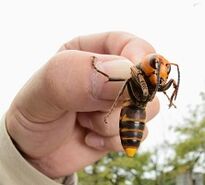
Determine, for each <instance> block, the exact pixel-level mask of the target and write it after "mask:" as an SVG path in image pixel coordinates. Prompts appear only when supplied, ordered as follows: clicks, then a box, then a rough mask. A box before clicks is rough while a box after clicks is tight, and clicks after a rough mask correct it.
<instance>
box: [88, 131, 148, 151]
mask: <svg viewBox="0 0 205 185" xmlns="http://www.w3.org/2000/svg"><path fill="white" fill-rule="evenodd" d="M147 135H148V129H147V127H145V129H144V134H143V137H142V140H141V142H143V141H144V140H145V139H146V137H147ZM85 143H86V145H87V146H89V147H92V148H94V149H97V150H102V151H108V152H111V151H114V152H120V151H123V147H122V144H121V141H120V136H119V135H114V136H110V137H105V136H102V135H99V134H97V133H95V132H92V131H91V132H88V134H87V135H86V137H85Z"/></svg>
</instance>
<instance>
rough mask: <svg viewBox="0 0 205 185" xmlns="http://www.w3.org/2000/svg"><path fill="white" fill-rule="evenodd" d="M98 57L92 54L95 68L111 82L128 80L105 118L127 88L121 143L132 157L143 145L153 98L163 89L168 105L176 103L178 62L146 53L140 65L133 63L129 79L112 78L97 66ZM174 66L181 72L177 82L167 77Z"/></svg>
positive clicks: (123, 108)
mask: <svg viewBox="0 0 205 185" xmlns="http://www.w3.org/2000/svg"><path fill="white" fill-rule="evenodd" d="M95 60H96V57H93V66H94V68H95V70H96V71H97V72H99V73H101V74H102V75H104V76H106V77H107V78H108V81H125V84H124V85H123V87H122V89H121V90H120V92H119V94H118V96H117V97H116V99H115V102H114V104H113V105H112V107H111V109H110V111H109V112H108V114H107V116H106V117H105V122H107V121H106V118H107V117H108V116H109V115H110V113H111V112H112V110H113V109H114V107H115V106H116V104H117V102H118V99H119V97H120V96H121V95H122V94H123V92H124V90H125V88H127V90H128V94H129V99H128V100H125V101H124V104H123V107H122V110H121V113H120V138H121V143H122V146H123V148H124V150H125V152H126V154H127V155H128V156H129V157H133V156H134V155H135V153H136V152H137V149H138V148H139V146H140V143H141V140H142V138H143V132H144V128H145V123H146V110H145V109H146V106H147V103H148V102H150V101H152V100H153V98H154V97H155V94H156V92H157V91H158V92H163V93H164V94H165V95H166V96H167V98H168V100H169V107H171V106H174V107H176V106H175V105H174V104H173V100H175V99H176V97H177V92H178V88H179V81H180V72H179V67H178V65H177V64H174V63H170V62H169V61H167V60H166V59H165V58H164V57H162V56H161V55H158V54H150V55H147V56H145V57H144V58H143V59H142V60H141V62H140V63H139V64H137V65H136V66H132V67H131V68H130V70H131V76H130V78H129V79H121V78H112V77H110V76H108V75H107V74H105V73H104V72H102V71H100V70H99V69H97V67H96V66H95ZM171 65H175V66H176V67H177V71H178V81H177V83H176V82H175V80H174V79H170V80H168V77H169V74H170V71H171ZM171 85H173V88H174V91H173V93H172V95H171V97H169V96H168V95H167V93H166V91H167V90H168V89H169V88H170V87H171Z"/></svg>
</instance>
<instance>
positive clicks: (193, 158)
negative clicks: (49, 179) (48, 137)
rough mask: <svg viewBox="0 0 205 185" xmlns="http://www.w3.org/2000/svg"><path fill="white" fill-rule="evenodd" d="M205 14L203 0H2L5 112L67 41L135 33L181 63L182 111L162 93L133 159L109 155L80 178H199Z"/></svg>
mask: <svg viewBox="0 0 205 185" xmlns="http://www.w3.org/2000/svg"><path fill="white" fill-rule="evenodd" d="M204 19H205V2H204V0H166V1H165V0H155V1H151V0H143V1H142V0H130V1H123V0H121V1H119V0H118V1H117V0H104V1H96V0H87V1H83V0H82V1H80V0H76V1H68V0H67V1H66V0H60V1H59V0H58V1H57V0H53V1H48V0H44V1H26V0H18V1H14V0H13V1H12V0H7V1H0V24H1V26H0V27H1V28H0V51H1V52H0V63H1V67H0V114H1V115H2V114H3V113H5V112H6V110H7V109H8V107H9V105H10V103H11V101H12V99H13V98H14V96H15V95H16V93H17V92H18V91H19V89H20V88H21V87H22V86H23V84H24V83H25V82H26V81H27V80H28V79H29V77H30V76H31V75H32V74H33V73H34V72H35V71H36V70H38V69H39V68H40V67H41V66H42V65H43V64H45V63H46V62H47V61H48V60H49V58H51V57H52V56H53V55H54V54H55V52H56V51H57V50H58V48H59V47H60V46H61V45H62V44H63V43H65V42H66V41H68V40H70V39H72V38H73V37H76V36H79V35H86V34H92V33H98V32H105V31H126V32H130V33H133V34H135V35H137V36H139V37H141V38H143V39H145V40H147V41H148V42H150V43H151V44H152V45H153V46H154V47H155V49H156V50H157V52H158V53H160V54H162V55H164V56H165V57H166V58H167V59H169V60H170V61H171V62H174V63H178V64H179V66H180V70H181V84H180V88H179V94H178V98H177V101H176V105H177V109H174V108H171V109H168V101H167V99H166V97H165V96H164V95H158V96H159V99H160V103H161V111H160V114H158V116H157V117H156V118H154V119H153V120H152V121H150V122H149V123H148V127H149V136H148V138H147V139H146V141H145V142H143V143H142V145H141V148H140V152H139V154H138V155H137V156H136V158H134V159H128V158H126V157H125V156H124V155H123V154H122V153H113V154H109V155H108V156H106V157H105V158H104V159H102V160H101V161H98V162H96V164H94V165H92V166H88V167H86V168H85V170H82V171H81V172H79V176H80V184H82V185H84V184H89V185H91V184H102V185H112V184H116V185H118V184H119V185H124V184H127V185H129V184H143V185H145V184H150V185H152V184H153V185H154V184H155V185H161V184H166V185H169V184H170V185H174V184H177V185H178V184H181V185H183V183H184V184H189V183H190V185H192V184H194V183H195V184H196V183H202V182H203V178H204V173H205V154H204V151H205V144H204V143H205V142H204V140H205V119H204V118H205V112H204V111H205V107H204V104H205V102H204V94H203V92H205V91H204V89H205V73H204V69H205V67H204V66H205V65H204V62H205V61H204V53H205V49H204V48H205V47H204V43H205V27H204V24H205V20H204ZM174 75H175V76H176V74H175V73H174ZM200 94H201V95H200ZM198 185H202V184H198Z"/></svg>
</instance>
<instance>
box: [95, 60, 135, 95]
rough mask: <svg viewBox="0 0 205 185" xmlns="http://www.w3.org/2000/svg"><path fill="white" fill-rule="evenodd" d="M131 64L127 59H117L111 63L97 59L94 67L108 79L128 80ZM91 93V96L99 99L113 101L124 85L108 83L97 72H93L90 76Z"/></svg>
mask: <svg viewBox="0 0 205 185" xmlns="http://www.w3.org/2000/svg"><path fill="white" fill-rule="evenodd" d="M132 65H133V63H132V62H131V61H129V60H127V59H117V60H111V61H104V62H102V61H100V60H98V59H97V61H96V63H95V66H96V68H97V69H98V70H100V71H102V72H103V73H105V74H107V75H108V76H109V77H110V78H120V79H125V80H126V79H128V78H130V76H131V74H130V67H131V66H132ZM91 81H92V93H93V96H95V97H97V98H100V99H113V97H115V96H116V93H117V92H118V91H119V89H120V87H121V86H122V84H123V83H124V82H123V81H121V82H113V83H112V82H109V83H107V82H108V78H107V77H106V76H104V75H103V74H101V73H99V72H98V71H96V70H95V71H94V73H93V75H92V79H91Z"/></svg>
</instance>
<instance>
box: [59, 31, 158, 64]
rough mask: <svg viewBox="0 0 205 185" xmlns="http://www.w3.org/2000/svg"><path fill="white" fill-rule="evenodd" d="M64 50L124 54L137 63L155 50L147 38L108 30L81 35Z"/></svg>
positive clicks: (66, 44) (65, 45) (63, 47)
mask: <svg viewBox="0 0 205 185" xmlns="http://www.w3.org/2000/svg"><path fill="white" fill-rule="evenodd" d="M62 50H81V51H89V52H95V53H101V54H113V55H121V56H124V57H126V58H128V59H130V60H131V61H133V62H134V63H136V62H137V61H138V60H139V59H140V58H142V57H143V56H145V55H147V54H149V53H153V52H155V50H154V48H153V47H152V46H151V45H150V44H149V43H148V42H146V41H145V40H143V39H141V38H139V37H136V36H135V35H133V34H130V33H126V32H106V33H100V34H93V35H88V36H80V37H77V38H75V39H73V40H71V41H70V42H68V43H65V44H64V45H63V46H62V47H61V48H60V50H59V51H62Z"/></svg>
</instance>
